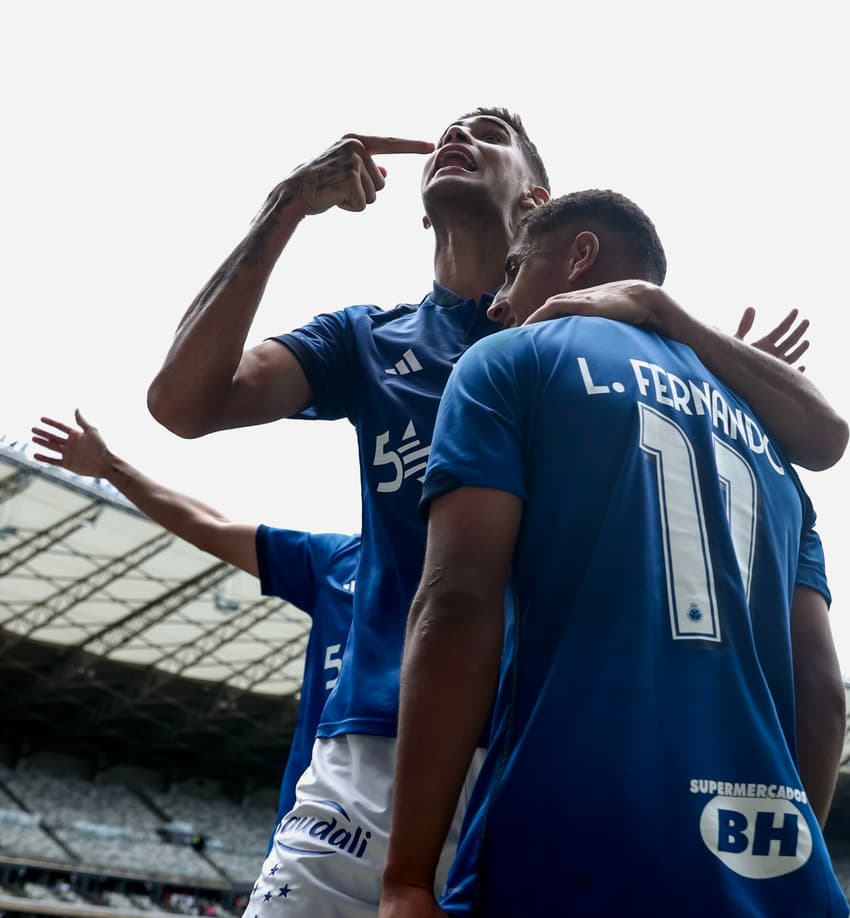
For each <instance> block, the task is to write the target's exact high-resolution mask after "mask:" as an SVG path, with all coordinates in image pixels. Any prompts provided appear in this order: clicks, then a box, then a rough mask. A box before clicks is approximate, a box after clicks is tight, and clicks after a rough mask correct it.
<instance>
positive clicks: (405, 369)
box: [384, 348, 422, 376]
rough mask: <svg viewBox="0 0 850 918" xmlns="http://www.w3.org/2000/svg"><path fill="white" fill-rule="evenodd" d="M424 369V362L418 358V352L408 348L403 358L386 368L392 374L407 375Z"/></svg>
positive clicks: (386, 371)
mask: <svg viewBox="0 0 850 918" xmlns="http://www.w3.org/2000/svg"><path fill="white" fill-rule="evenodd" d="M421 369H422V364H421V363H420V362H419V361H418V360H417V359H416V354H414V353H413V351H412V350H411V349H410V348H408V349H407V350H406V351H405V352H404V353H403V354H402V355H401V360H399V362H398V363H397V364H396V365H395V366H393V367H390V368H389V369H388V370H384V372H385V373H388V374H389V375H390V376H407V374H408V373H416V372H417V371H418V370H421Z"/></svg>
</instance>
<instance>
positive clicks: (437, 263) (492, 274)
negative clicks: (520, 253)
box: [434, 224, 510, 300]
mask: <svg viewBox="0 0 850 918" xmlns="http://www.w3.org/2000/svg"><path fill="white" fill-rule="evenodd" d="M435 236H436V246H435V250H434V278H435V280H436V281H437V283H438V284H441V285H442V286H443V287H448V289H449V290H452V291H454V292H455V293H456V294H457V295H458V296H460V297H463V298H464V299H476V300H477V299H479V298H480V297H481V296H482V295H483V294H485V293H492V292H493V291H494V290H496V288H497V287H499V285H500V284H501V283H502V281H503V280H504V276H505V255H506V254H507V251H508V241H509V238H510V237H509V233H508V231H507V229H506V228H505V227H504V226H501V225H500V226H493V225H492V224H491V225H490V226H481V225H477V226H471V225H469V224H464V225H446V226H441V227H439V228H437V227H435Z"/></svg>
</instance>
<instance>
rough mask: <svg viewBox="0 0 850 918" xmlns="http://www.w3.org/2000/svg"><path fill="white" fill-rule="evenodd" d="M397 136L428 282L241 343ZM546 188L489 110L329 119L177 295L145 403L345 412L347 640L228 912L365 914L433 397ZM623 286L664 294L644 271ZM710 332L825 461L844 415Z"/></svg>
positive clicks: (379, 861) (481, 324)
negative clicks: (231, 242)
mask: <svg viewBox="0 0 850 918" xmlns="http://www.w3.org/2000/svg"><path fill="white" fill-rule="evenodd" d="M404 153H409V154H427V159H426V160H425V165H424V169H423V177H422V200H423V204H424V209H425V212H426V225H428V226H429V227H430V228H431V229H432V230H433V232H434V241H435V249H434V277H435V282H434V285H433V289H432V290H431V291H430V292H428V293H427V295H426V296H425V297H424V298H423V299H422V301H421V302H420V303H418V304H416V303H414V304H400V305H398V306H396V307H395V308H393V309H388V310H385V309H382V308H379V307H378V306H374V305H357V306H350V307H347V308H345V309H342V310H339V311H337V312H332V313H328V314H324V315H320V316H317V317H316V319H315V320H314V321H313V322H311V323H309V324H308V325H306V326H305V327H303V328H300V329H297V330H295V331H293V332H291V333H289V334H284V335H280V336H278V337H277V338H273V339H269V340H266V341H264V342H263V343H261V344H259V345H257V346H256V347H253V348H250V349H247V350H245V349H244V348H245V341H246V338H247V335H248V331H249V329H250V326H251V323H252V321H253V318H254V315H255V313H256V310H257V307H258V306H259V303H260V300H261V297H262V295H263V291H264V290H265V287H266V283H267V281H268V279H269V276H270V274H271V271H272V270H273V268H274V267H275V264H276V263H277V261H278V258H279V257H280V256H281V253H282V252H283V250H284V248H285V247H286V245H287V243H288V241H289V239H290V238H291V236H292V234H293V233H294V232H295V230H296V229H297V227H298V225H299V224H300V223H301V221H302V220H304V219H306V218H308V217H312V216H315V215H317V214H321V213H323V212H324V211H326V210H328V209H330V208H332V207H340V208H342V209H344V210H350V211H361V210H363V209H365V208H366V207H367V206H369V205H371V204H373V203H374V202H375V201H376V199H377V196H378V194H379V193H381V192H382V190H383V189H384V187H385V178H386V173H385V170H384V169H383V167H380V166H378V165H377V163H376V162H375V157H376V156H380V155H397V154H404ZM548 197H549V181H548V178H547V175H546V170H545V167H544V165H543V162H542V160H541V158H540V156H539V154H538V151H537V150H536V148H535V146H534V144H533V143H532V141H531V140H530V138H529V136H528V133H527V132H526V130H525V127H524V126H523V124H522V121H521V120H520V119H519V118H518V117H516V116H515V115H513V114H511V113H510V112H507V111H506V110H504V109H500V108H486V109H476V110H475V111H473V112H470V113H468V114H465V115H463V116H461V117H460V118H458V119H457V120H455V121H453V122H452V123H451V124H450V125H449V126H448V128H447V129H446V130H445V132H444V133H443V134H442V136H441V137H440V138H439V140H438V142H437V144H436V145H435V144H433V143H429V142H424V141H415V140H401V139H397V138H386V137H373V136H368V137H367V136H363V135H355V134H350V135H346V136H345V137H344V138H342V139H341V140H340V141H339V142H338V143H336V144H334V145H333V146H332V147H330V148H329V149H328V150H327V151H325V152H324V153H322V154H321V155H320V156H318V157H317V158H316V159H314V160H312V161H311V162H308V163H305V164H304V165H302V166H299V167H298V168H297V169H296V170H295V171H294V172H293V173H292V174H291V175H290V176H289V177H288V178H286V179H284V180H283V181H282V182H281V183H280V184H279V185H278V186H277V187H276V188H275V189H274V190H273V191H272V193H271V194H270V196H269V198H268V200H267V202H266V205H265V206H264V207H263V209H262V210H261V212H260V214H259V215H258V217H257V219H256V220H255V221H254V223H253V224H252V226H251V228H250V230H249V232H248V234H247V235H246V237H245V238H244V239H243V240H242V242H240V243H239V245H238V246H237V247H236V249H235V250H234V252H233V253H232V255H231V256H230V257H229V258H228V259H227V260H226V261H225V262H224V263H223V264H222V266H221V268H220V269H219V270H218V271H217V272H216V273H215V274H214V275H213V277H212V278H211V280H210V281H209V283H208V284H207V285H206V286H205V287H204V289H203V290H202V291H201V292H200V294H199V295H198V297H197V298H196V300H195V302H194V303H192V305H191V306H190V307H189V310H188V311H187V312H186V314H185V316H184V317H183V320H182V321H181V323H180V324H179V326H178V329H177V333H176V335H175V338H174V341H173V343H172V345H171V348H170V350H169V352H168V354H167V356H166V359H165V362H164V364H163V367H162V368H161V370H160V372H159V373H158V374H157V376H156V378H155V379H154V380H153V382H152V383H151V386H150V388H149V391H148V403H149V407H150V410H151V412H152V414H153V415H154V417H155V418H157V420H159V421H160V422H161V423H163V424H164V425H165V426H166V427H168V428H169V429H170V430H172V431H173V432H175V433H177V434H179V435H181V436H185V437H196V436H201V435H204V434H207V433H209V432H211V431H214V430H220V429H225V428H233V427H238V426H244V425H249V424H259V423H264V422H267V421H272V420H275V419H277V418H284V417H308V418H323V419H335V418H342V417H345V418H348V419H349V420H350V421H351V422H352V424H353V425H354V426H355V428H356V434H357V440H358V448H359V457H360V472H361V495H362V507H363V514H362V527H361V529H362V536H363V542H362V554H361V564H360V568H359V575H358V582H357V593H356V595H355V599H354V618H353V624H352V632H351V637H350V640H349V642H348V644H347V645H346V650H345V657H344V660H343V667H342V671H341V673H340V678H339V682H338V683H337V686H336V687H335V689H334V691H333V692H332V694H331V697H330V698H329V700H328V705H327V707H326V708H325V711H324V713H323V717H322V722H321V723H320V725H319V728H318V739H317V742H316V744H315V747H314V750H313V760H312V767H311V769H310V775H309V779H310V780H309V782H305V783H303V785H300V786H299V789H298V793H297V799H296V804H295V806H294V808H293V811H292V813H291V814H288V815H287V818H285V819H284V820H283V821H282V823H281V826H280V831H279V832H278V835H277V839H276V845H275V849H274V851H273V852H272V853H271V855H270V857H269V859H268V860H267V861H266V863H265V865H264V866H263V868H262V873H261V876H260V878H259V879H258V882H257V884H256V886H255V891H254V894H253V897H252V900H251V903H250V905H249V910H248V912H247V914H250V915H254V914H260V913H261V912H265V911H267V910H269V909H275V908H278V907H280V908H283V907H284V904H285V907H286V908H287V909H289V911H290V912H292V913H295V910H296V909H297V910H298V911H297V913H298V914H309V915H313V914H322V915H331V914H333V915H336V914H340V915H346V916H361V915H362V916H366V915H374V912H375V909H376V907H377V903H378V900H379V897H380V886H381V871H382V869H383V864H384V857H385V850H386V840H387V835H388V832H389V810H390V801H391V797H392V770H393V762H394V754H395V739H394V738H395V733H396V723H397V712H398V688H399V685H398V677H399V662H400V658H401V647H402V643H403V639H404V629H405V621H406V618H407V612H408V609H409V607H410V602H411V600H412V598H413V595H414V593H415V591H416V586H417V584H418V581H419V576H420V574H421V569H422V558H423V552H424V545H425V525H424V522H423V521H422V519H421V518H420V516H419V513H418V510H417V506H418V502H419V498H420V495H421V482H422V478H423V474H424V469H425V463H426V460H427V456H428V453H429V450H430V444H431V435H432V432H433V425H434V420H435V417H436V412H437V406H438V404H439V400H440V397H441V395H442V392H443V387H444V386H445V383H446V380H447V378H448V375H449V372H450V371H451V369H452V367H453V366H454V364H455V362H456V361H457V360H458V358H459V357H460V356H461V354H463V352H464V351H465V350H466V349H467V348H468V347H469V346H470V345H471V344H473V343H474V342H476V341H478V340H480V339H481V338H484V337H486V336H488V335H490V334H491V333H492V332H494V331H496V330H497V329H498V325H497V324H496V323H494V322H492V321H490V320H489V319H488V318H487V314H486V313H487V308H488V307H489V306H490V305H491V303H492V301H493V295H494V293H495V291H496V289H497V288H498V287H499V284H500V283H501V281H502V278H503V268H504V258H505V254H506V253H507V250H508V246H509V244H510V241H511V238H512V236H513V232H514V230H515V228H516V226H517V225H518V223H519V221H520V220H521V218H522V217H523V216H524V215H526V214H527V213H528V212H529V211H530V210H533V209H534V208H536V207H538V206H540V205H541V204H543V203H544V202H545V201H546V200H547V199H548ZM630 295H631V294H630V293H629V291H625V292H620V293H619V294H618V297H620V298H623V297H625V298H626V299H628V297H629V296H630ZM638 296H639V297H640V300H641V302H643V301H644V300H650V301H651V300H653V299H654V298H655V297H662V298H663V297H664V294H663V292H662V291H660V290H653V289H651V288H650V285H646V287H644V288H642V289H641V290H640V291H639V292H638ZM695 327H696V326H695ZM689 334H690V331H689ZM712 336H716V337H722V338H723V339H724V343H726V344H728V346H729V349H730V351H731V352H732V353H731V354H728V355H727V356H729V357H730V358H731V359H732V360H734V362H735V366H736V367H737V366H739V365H740V367H741V372H742V373H743V374H744V375H747V376H748V377H750V379H749V380H748V382H749V383H750V384H752V385H753V387H754V388H755V389H757V390H758V391H757V392H755V393H754V394H753V395H752V396H751V398H752V400H753V401H754V402H755V403H758V402H759V401H760V399H762V398H764V399H765V400H766V402H767V404H766V405H765V406H764V411H766V412H770V414H771V423H772V424H773V426H774V428H775V430H774V433H775V435H776V436H777V437H779V438H780V439H781V441H782V442H783V444H784V445H785V446H786V448H787V449H788V450H789V452H790V454H791V456H792V458H793V459H794V460H795V461H798V462H800V463H801V464H803V465H807V466H810V467H824V466H826V465H830V464H832V463H834V462H835V461H836V460H837V458H838V457H839V456H840V455H841V453H842V452H843V450H844V447H845V445H846V434H847V428H846V424H845V423H844V421H843V419H841V418H839V417H838V416H837V415H836V414H835V413H834V412H833V411H832V409H831V407H830V406H829V405H828V404H827V403H826V402H825V401H824V400H823V399H822V398H821V396H820V394H819V393H818V392H817V390H816V389H815V387H814V386H812V385H811V384H810V383H809V382H808V380H806V379H805V378H804V377H803V376H802V374H800V373H797V372H796V371H794V370H793V369H791V368H790V367H788V366H787V365H785V364H783V363H781V362H780V361H775V360H773V358H772V357H770V356H769V355H767V354H765V353H762V352H761V351H760V350H758V349H757V348H753V347H750V346H749V345H745V344H744V343H743V342H741V341H736V340H735V339H734V338H732V337H731V336H721V335H720V333H716V332H713V331H712V330H710V329H707V328H705V327H700V329H699V331H698V334H696V335H695V337H694V339H693V340H689V341H688V343H689V344H691V345H692V346H693V347H695V348H697V349H699V348H700V347H701V345H702V343H704V341H706V340H709V339H711V340H713V338H712ZM727 339H728V340H727ZM724 362H728V361H724ZM765 362H767V363H770V364H773V363H775V364H776V369H775V372H776V373H777V374H782V373H785V376H784V377H783V379H782V384H781V385H780V386H777V385H775V383H776V379H775V378H774V379H773V382H774V385H771V386H770V387H765V386H763V384H762V375H763V373H764V363H765ZM741 388H742V389H743V388H745V387H744V386H741ZM758 407H759V408H761V405H760V404H759V405H758ZM475 768H476V766H475V764H473V766H472V768H471V770H470V780H471V779H472V778H474V775H475ZM461 810H462V805H461V807H460V808H459V810H458V818H457V820H456V822H455V829H454V830H453V832H452V833H450V836H449V841H448V842H447V845H446V848H445V852H444V856H443V861H442V865H443V866H442V867H441V871H443V870H445V869H447V866H448V863H449V861H450V859H451V856H452V853H453V848H452V840H451V839H452V838H453V833H454V832H456V831H457V830H458V829H459V822H460V815H461ZM284 884H286V888H287V889H292V890H293V892H291V893H290V894H289V895H288V896H287V897H286V902H285V903H283V902H282V901H281V900H280V899H279V898H278V889H279V887H280V886H282V885H284Z"/></svg>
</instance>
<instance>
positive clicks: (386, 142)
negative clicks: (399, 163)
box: [357, 135, 436, 153]
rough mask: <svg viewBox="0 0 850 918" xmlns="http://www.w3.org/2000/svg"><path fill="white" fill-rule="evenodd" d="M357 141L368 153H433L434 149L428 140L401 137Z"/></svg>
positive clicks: (359, 136)
mask: <svg viewBox="0 0 850 918" xmlns="http://www.w3.org/2000/svg"><path fill="white" fill-rule="evenodd" d="M357 138H358V140H359V141H360V142H361V143H362V144H363V146H364V147H366V151H367V152H368V153H433V152H434V150H435V149H436V147H435V145H434V144H433V143H431V141H430V140H404V139H403V138H401V137H363V136H362V135H357Z"/></svg>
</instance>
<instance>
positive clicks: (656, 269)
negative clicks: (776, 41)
mask: <svg viewBox="0 0 850 918" xmlns="http://www.w3.org/2000/svg"><path fill="white" fill-rule="evenodd" d="M579 224H582V225H579ZM567 226H575V228H576V230H577V231H580V230H581V229H591V230H592V229H593V228H594V226H599V227H600V228H601V229H603V230H608V231H610V232H614V233H616V234H617V235H618V236H619V237H620V239H621V240H622V242H623V245H624V247H625V249H626V251H627V253H628V254H629V255H630V256H631V257H632V258H634V259H635V260H636V261H637V263H638V265H639V266H640V267H641V268H642V270H643V272H644V277H643V279H644V280H648V281H651V282H652V283H654V284H659V285H660V284H662V283H663V282H664V278H665V276H666V275H667V256H666V255H665V254H664V247H663V246H662V245H661V239H660V238H659V236H658V231H657V230H656V229H655V225H654V224H653V222H652V220H650V219H649V217H648V216H647V215H646V214H645V213H644V212H643V211H642V210H641V209H640V208H639V207H638V206H637V204H635V203H634V201H630V200H629V199H628V198H627V197H626V196H625V195H622V194H619V193H618V192H616V191H610V190H604V191H603V190H600V189H598V188H591V189H588V190H587V191H574V192H572V193H571V194H565V195H561V197H558V198H553V199H552V200H551V201H549V202H547V203H546V204H543V205H542V206H540V207H536V208H535V209H534V210H532V211H530V212H529V213H528V214H527V215H526V216H525V217H524V218H523V220H522V222H521V223H520V225H519V227H518V229H524V230H525V231H526V233H528V235H529V236H535V235H538V234H540V233H549V232H552V231H553V230H557V229H562V228H564V227H567Z"/></svg>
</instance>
